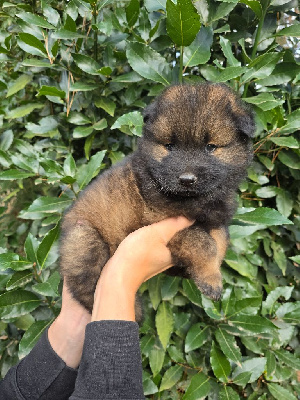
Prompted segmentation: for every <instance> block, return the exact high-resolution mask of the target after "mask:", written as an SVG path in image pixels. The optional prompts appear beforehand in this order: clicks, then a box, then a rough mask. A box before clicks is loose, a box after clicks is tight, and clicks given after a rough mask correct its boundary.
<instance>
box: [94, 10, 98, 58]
mask: <svg viewBox="0 0 300 400" xmlns="http://www.w3.org/2000/svg"><path fill="white" fill-rule="evenodd" d="M93 18H94V24H95V25H96V23H97V4H95V5H94V7H93ZM94 58H95V61H98V29H97V28H96V29H95V30H94Z"/></svg>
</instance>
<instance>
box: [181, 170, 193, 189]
mask: <svg viewBox="0 0 300 400" xmlns="http://www.w3.org/2000/svg"><path fill="white" fill-rule="evenodd" d="M179 181H180V183H181V184H182V185H185V186H190V185H193V184H194V183H195V182H196V181H197V177H196V175H194V174H189V173H186V174H181V175H180V177H179Z"/></svg>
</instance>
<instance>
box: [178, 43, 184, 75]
mask: <svg viewBox="0 0 300 400" xmlns="http://www.w3.org/2000/svg"><path fill="white" fill-rule="evenodd" d="M182 71H183V46H180V67H179V77H178V78H179V79H178V80H179V83H182Z"/></svg>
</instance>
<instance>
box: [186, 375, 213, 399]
mask: <svg viewBox="0 0 300 400" xmlns="http://www.w3.org/2000/svg"><path fill="white" fill-rule="evenodd" d="M209 379H210V378H209V377H207V376H206V375H204V374H203V373H202V372H198V374H196V375H194V376H193V377H192V379H191V383H190V384H189V386H188V388H187V390H186V392H185V394H184V396H183V397H182V400H201V399H204V398H205V397H206V396H207V395H208V393H209V391H210V383H209Z"/></svg>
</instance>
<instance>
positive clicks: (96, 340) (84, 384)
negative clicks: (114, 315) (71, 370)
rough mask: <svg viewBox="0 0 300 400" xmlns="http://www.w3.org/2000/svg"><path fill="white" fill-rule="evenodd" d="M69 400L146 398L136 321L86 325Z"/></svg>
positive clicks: (100, 322) (101, 322)
mask: <svg viewBox="0 0 300 400" xmlns="http://www.w3.org/2000/svg"><path fill="white" fill-rule="evenodd" d="M70 399H71V400H86V399H91V400H98V399H105V400H110V399H118V400H127V399H128V400H129V399H130V400H134V399H138V400H142V399H145V397H144V394H143V386H142V362H141V353H140V347H139V331H138V324H137V323H136V322H131V321H97V322H92V323H90V324H88V325H87V328H86V335H85V343H84V348H83V355H82V359H81V362H80V366H79V371H78V377H77V380H76V385H75V391H74V393H73V395H72V396H71V397H70Z"/></svg>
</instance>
